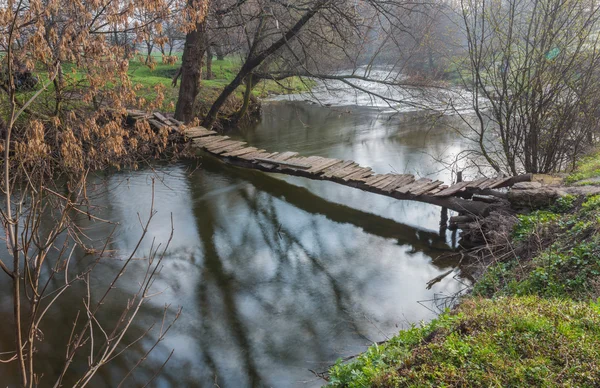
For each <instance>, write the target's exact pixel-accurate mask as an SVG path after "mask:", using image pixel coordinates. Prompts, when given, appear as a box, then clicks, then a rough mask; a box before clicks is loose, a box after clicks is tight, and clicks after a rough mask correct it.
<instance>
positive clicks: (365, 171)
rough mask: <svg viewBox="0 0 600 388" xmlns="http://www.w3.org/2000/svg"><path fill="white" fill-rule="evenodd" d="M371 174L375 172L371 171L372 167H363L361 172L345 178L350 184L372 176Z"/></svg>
mask: <svg viewBox="0 0 600 388" xmlns="http://www.w3.org/2000/svg"><path fill="white" fill-rule="evenodd" d="M371 174H373V170H371V168H370V167H363V168H361V170H360V171H358V172H356V173H354V174H351V175H348V176H347V177H345V178H344V181H346V182H348V181H354V180H360V179H362V178H364V177H366V176H370V175H371Z"/></svg>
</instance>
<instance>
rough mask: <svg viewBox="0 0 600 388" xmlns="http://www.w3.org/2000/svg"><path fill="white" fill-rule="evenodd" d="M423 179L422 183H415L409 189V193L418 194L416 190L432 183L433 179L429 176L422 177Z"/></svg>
mask: <svg viewBox="0 0 600 388" xmlns="http://www.w3.org/2000/svg"><path fill="white" fill-rule="evenodd" d="M422 179H423V180H422V181H421V182H420V183H418V184H415V185H414V186H413V187H411V188H410V190H409V191H408V192H409V194H412V195H416V194H415V193H416V192H419V191H421V189H422V188H423V187H425V186H428V185H430V184H431V183H432V180H431V179H429V178H422Z"/></svg>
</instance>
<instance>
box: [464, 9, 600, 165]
mask: <svg viewBox="0 0 600 388" xmlns="http://www.w3.org/2000/svg"><path fill="white" fill-rule="evenodd" d="M461 4H462V15H463V23H464V28H465V32H466V37H467V43H468V58H467V61H466V62H467V63H466V65H465V69H466V71H465V72H463V73H462V74H463V76H464V78H463V81H464V84H465V86H466V87H467V88H469V89H470V90H472V92H473V95H472V99H471V104H472V106H473V108H474V111H475V114H476V120H474V121H472V120H465V122H466V123H468V124H469V125H470V132H466V131H465V132H463V134H464V135H465V136H466V137H468V138H469V139H471V140H473V141H474V143H475V144H476V151H477V152H476V153H477V154H478V155H480V156H482V157H483V158H484V159H485V160H486V161H487V163H488V164H489V165H490V166H492V167H493V168H494V169H495V170H496V171H497V172H505V173H509V174H518V173H521V172H531V173H548V172H553V171H559V170H563V169H565V168H568V167H570V166H572V165H573V163H575V161H576V160H577V159H578V157H579V156H580V155H582V154H583V153H584V152H586V151H588V150H589V148H590V147H591V146H592V145H593V144H595V143H596V141H597V137H598V134H599V126H598V122H599V121H598V120H599V118H600V117H599V113H600V112H599V110H598V106H600V72H599V70H598V69H600V45H599V40H598V39H599V38H600V35H599V34H598V27H600V25H599V24H598V21H599V17H600V10H599V8H598V4H597V3H594V2H588V1H582V0H532V1H520V0H502V1H490V0H483V1H479V0H477V1H475V0H463V1H462V3H461Z"/></svg>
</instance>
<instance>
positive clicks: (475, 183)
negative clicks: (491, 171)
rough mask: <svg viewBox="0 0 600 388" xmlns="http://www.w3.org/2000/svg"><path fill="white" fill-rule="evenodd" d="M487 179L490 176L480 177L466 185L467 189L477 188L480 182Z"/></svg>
mask: <svg viewBox="0 0 600 388" xmlns="http://www.w3.org/2000/svg"><path fill="white" fill-rule="evenodd" d="M487 180H488V178H479V179H476V180H474V181H471V182H469V184H468V185H467V186H466V187H467V189H476V188H477V187H478V186H479V185H480V184H482V183H483V182H485V181H487Z"/></svg>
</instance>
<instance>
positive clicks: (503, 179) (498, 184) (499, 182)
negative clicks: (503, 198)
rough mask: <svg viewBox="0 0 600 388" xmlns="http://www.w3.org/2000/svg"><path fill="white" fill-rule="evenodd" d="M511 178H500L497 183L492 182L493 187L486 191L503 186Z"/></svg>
mask: <svg viewBox="0 0 600 388" xmlns="http://www.w3.org/2000/svg"><path fill="white" fill-rule="evenodd" d="M512 178H513V177H511V176H509V177H507V178H501V179H499V180H498V181H497V182H494V184H493V185H490V187H488V189H495V188H496V187H498V186H502V185H503V184H505V183H506V182H508V181H510V180H511V179H512Z"/></svg>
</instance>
